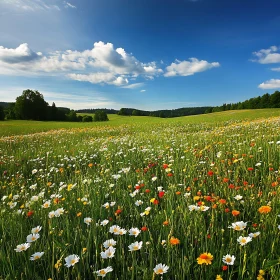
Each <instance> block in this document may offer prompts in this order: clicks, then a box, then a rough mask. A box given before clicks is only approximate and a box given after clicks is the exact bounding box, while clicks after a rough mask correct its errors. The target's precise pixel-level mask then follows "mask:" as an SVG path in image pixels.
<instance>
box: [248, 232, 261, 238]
mask: <svg viewBox="0 0 280 280" xmlns="http://www.w3.org/2000/svg"><path fill="white" fill-rule="evenodd" d="M260 234H261V233H260V232H259V231H257V232H253V233H249V236H250V237H252V238H256V237H257V236H259V235H260Z"/></svg>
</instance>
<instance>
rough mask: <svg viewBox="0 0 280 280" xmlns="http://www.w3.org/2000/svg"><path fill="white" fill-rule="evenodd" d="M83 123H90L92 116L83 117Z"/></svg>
mask: <svg viewBox="0 0 280 280" xmlns="http://www.w3.org/2000/svg"><path fill="white" fill-rule="evenodd" d="M82 121H83V122H92V116H88V115H85V116H83V118H82Z"/></svg>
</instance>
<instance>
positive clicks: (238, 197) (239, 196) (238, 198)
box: [234, 194, 243, 200]
mask: <svg viewBox="0 0 280 280" xmlns="http://www.w3.org/2000/svg"><path fill="white" fill-rule="evenodd" d="M242 198H243V196H242V195H239V194H238V195H236V196H235V197H234V199H236V200H241V199H242Z"/></svg>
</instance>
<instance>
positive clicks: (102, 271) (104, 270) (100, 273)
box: [94, 266, 113, 277]
mask: <svg viewBox="0 0 280 280" xmlns="http://www.w3.org/2000/svg"><path fill="white" fill-rule="evenodd" d="M111 271H113V268H112V267H111V266H108V267H106V268H102V269H100V270H97V271H94V273H96V274H97V276H101V277H105V276H106V274H107V273H108V272H111Z"/></svg>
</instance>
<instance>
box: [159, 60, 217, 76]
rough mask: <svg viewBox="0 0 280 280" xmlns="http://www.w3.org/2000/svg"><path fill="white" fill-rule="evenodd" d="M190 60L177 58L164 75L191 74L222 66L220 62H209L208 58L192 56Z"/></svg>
mask: <svg viewBox="0 0 280 280" xmlns="http://www.w3.org/2000/svg"><path fill="white" fill-rule="evenodd" d="M189 60H190V61H186V60H184V61H180V60H177V59H176V61H175V62H173V63H171V65H169V66H167V67H166V72H165V73H164V76H165V77H173V76H190V75H193V74H195V73H198V72H203V71H206V70H208V69H211V68H214V67H219V66H220V64H219V62H212V63H209V62H207V61H206V60H198V59H197V58H190V59H189Z"/></svg>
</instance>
